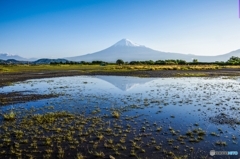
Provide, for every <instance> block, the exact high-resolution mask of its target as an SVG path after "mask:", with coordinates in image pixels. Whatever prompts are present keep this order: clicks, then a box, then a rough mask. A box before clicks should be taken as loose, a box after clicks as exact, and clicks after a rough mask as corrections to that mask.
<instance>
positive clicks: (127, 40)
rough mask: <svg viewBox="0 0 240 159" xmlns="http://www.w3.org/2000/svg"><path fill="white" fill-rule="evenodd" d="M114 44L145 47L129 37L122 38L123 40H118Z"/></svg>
mask: <svg viewBox="0 0 240 159" xmlns="http://www.w3.org/2000/svg"><path fill="white" fill-rule="evenodd" d="M113 46H130V47H144V46H143V45H139V44H137V43H134V42H132V41H131V40H129V39H122V40H120V41H118V42H117V43H116V44H114V45H113Z"/></svg>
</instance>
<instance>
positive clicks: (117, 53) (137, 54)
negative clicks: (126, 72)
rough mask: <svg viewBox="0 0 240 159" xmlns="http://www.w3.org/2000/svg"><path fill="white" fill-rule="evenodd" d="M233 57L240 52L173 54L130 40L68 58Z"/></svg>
mask: <svg viewBox="0 0 240 159" xmlns="http://www.w3.org/2000/svg"><path fill="white" fill-rule="evenodd" d="M231 56H238V57H240V50H236V51H233V52H230V53H227V54H224V55H218V56H198V55H193V54H181V53H171V52H162V51H157V50H153V49H151V48H148V47H145V46H144V45H139V44H136V43H134V42H132V41H130V40H128V39H122V40H120V41H119V42H117V43H116V44H114V45H112V46H111V47H109V48H107V49H104V50H102V51H98V52H95V53H91V54H86V55H82V56H75V57H68V58H66V59H68V60H71V61H87V62H91V61H94V60H100V61H106V62H115V61H116V60H117V59H122V60H124V61H146V60H153V61H156V60H167V59H181V60H186V61H187V62H190V61H192V60H193V59H198V61H201V62H215V61H227V60H228V59H229V58H230V57H231Z"/></svg>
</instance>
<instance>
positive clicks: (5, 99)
mask: <svg viewBox="0 0 240 159" xmlns="http://www.w3.org/2000/svg"><path fill="white" fill-rule="evenodd" d="M26 93H27V92H26V91H21V92H10V93H0V106H4V105H10V104H15V103H23V102H28V101H34V100H40V99H48V98H53V97H57V96H59V95H57V94H32V92H31V94H26Z"/></svg>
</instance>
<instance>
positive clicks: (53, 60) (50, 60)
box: [32, 59, 68, 64]
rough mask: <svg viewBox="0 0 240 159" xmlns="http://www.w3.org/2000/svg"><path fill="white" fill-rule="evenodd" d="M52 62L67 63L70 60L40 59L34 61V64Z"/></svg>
mask: <svg viewBox="0 0 240 159" xmlns="http://www.w3.org/2000/svg"><path fill="white" fill-rule="evenodd" d="M51 62H57V63H60V62H62V63H66V62H68V60H66V59H38V60H37V61H34V62H32V64H50V63H51Z"/></svg>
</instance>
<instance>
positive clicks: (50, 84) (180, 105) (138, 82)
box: [0, 76, 240, 159]
mask: <svg viewBox="0 0 240 159" xmlns="http://www.w3.org/2000/svg"><path fill="white" fill-rule="evenodd" d="M0 92H1V93H9V94H10V93H13V92H21V93H22V94H25V95H27V94H41V95H49V94H51V95H53V96H51V98H48V99H37V100H34V99H33V100H31V101H24V102H17V103H16V102H15V103H12V104H8V105H4V106H2V107H0V113H1V116H0V158H11V157H12V158H77V159H82V158H110V159H113V158H138V159H140V158H142V159H145V158H148V159H152V158H153V159H155V158H156V159H157V158H176V159H178V158H208V157H212V158H236V159H238V158H239V157H240V155H236V156H210V153H209V152H210V151H211V150H215V151H238V153H240V144H239V141H240V140H239V138H240V77H230V78H229V77H218V78H207V77H191V78H138V77H120V76H75V77H61V78H46V79H36V80H27V81H25V82H18V83H14V84H13V85H11V86H6V87H2V88H0Z"/></svg>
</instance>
